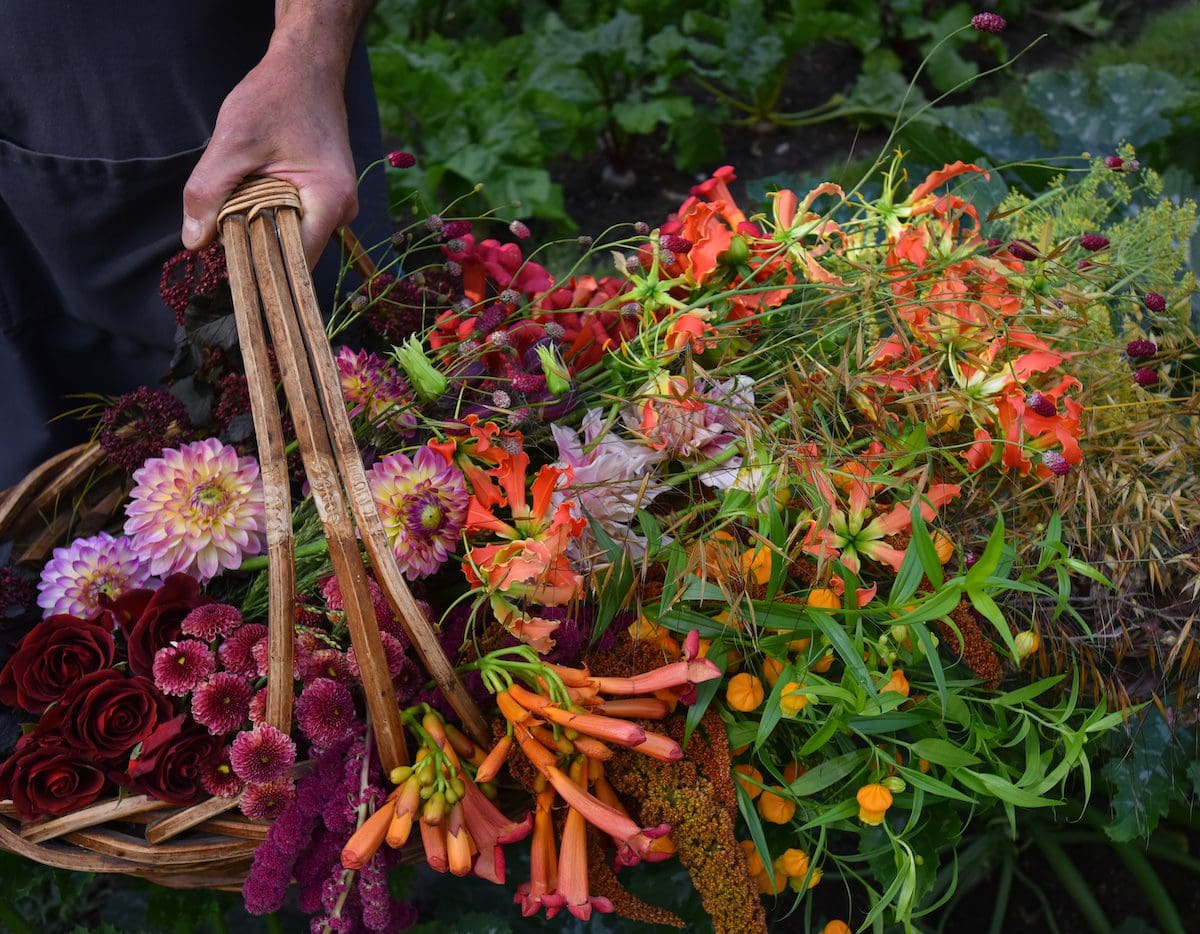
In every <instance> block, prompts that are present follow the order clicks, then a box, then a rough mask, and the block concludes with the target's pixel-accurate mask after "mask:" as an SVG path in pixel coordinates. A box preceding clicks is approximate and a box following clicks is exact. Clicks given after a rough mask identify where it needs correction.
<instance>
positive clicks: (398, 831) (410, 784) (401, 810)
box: [387, 775, 421, 849]
mask: <svg viewBox="0 0 1200 934" xmlns="http://www.w3.org/2000/svg"><path fill="white" fill-rule="evenodd" d="M396 790H397V791H398V792H400V793H399V794H398V795H397V796H396V799H395V800H396V808H395V813H394V814H393V815H392V822H391V823H390V824H389V825H388V829H387V845H388V846H390V847H391V848H392V849H396V848H397V847H401V846H404V844H405V843H407V842H408V838H409V836H410V835H411V834H412V828H413V820H414V819H415V817H416V814H417V808H419V807H420V806H421V783H420V782H419V781H418V780H417V777H416V776H415V775H414V776H413V777H411V778H410V779H409V780H408V781H406V782H405V783H404V784H403V785H401V786H400V787H399V788H397V789H396Z"/></svg>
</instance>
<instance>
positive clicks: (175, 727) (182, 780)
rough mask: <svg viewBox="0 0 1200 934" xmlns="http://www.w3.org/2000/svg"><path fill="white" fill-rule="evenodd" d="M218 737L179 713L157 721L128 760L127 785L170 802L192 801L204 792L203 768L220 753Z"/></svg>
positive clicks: (189, 802)
mask: <svg viewBox="0 0 1200 934" xmlns="http://www.w3.org/2000/svg"><path fill="white" fill-rule="evenodd" d="M223 745H224V744H223V742H222V740H221V737H219V736H213V735H212V734H211V733H209V732H208V730H206V729H205V728H204V727H202V726H200V725H199V724H198V723H196V722H195V721H194V720H193V719H192V718H191V717H189V716H186V715H185V714H180V715H179V716H178V717H175V718H174V719H173V720H168V721H166V722H165V723H160V724H159V725H158V726H157V727H156V728H155V730H154V732H153V733H151V734H150V735H149V736H148V737H147V738H146V740H145V742H143V743H142V748H141V749H140V750H139V751H138V755H137V758H136V759H132V760H130V762H129V785H130V787H131V788H132V789H133V790H134V791H137V792H140V793H141V794H145V795H150V797H152V798H158V799H159V800H160V801H168V802H170V803H171V804H191V803H192V802H193V801H195V800H196V799H197V798H199V797H200V795H201V794H202V793H203V789H202V788H201V787H200V779H201V776H203V775H204V771H205V767H206V766H208V765H209V764H210V763H213V762H215V761H216V760H217V759H218V757H219V756H220V755H221V749H222V746H223Z"/></svg>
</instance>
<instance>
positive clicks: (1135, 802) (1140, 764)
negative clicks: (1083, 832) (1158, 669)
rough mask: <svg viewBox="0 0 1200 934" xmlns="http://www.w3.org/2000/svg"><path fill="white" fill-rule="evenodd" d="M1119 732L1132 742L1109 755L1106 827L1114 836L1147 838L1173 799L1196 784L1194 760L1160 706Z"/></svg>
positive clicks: (1182, 797)
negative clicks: (1193, 780) (1160, 709)
mask: <svg viewBox="0 0 1200 934" xmlns="http://www.w3.org/2000/svg"><path fill="white" fill-rule="evenodd" d="M1117 736H1118V742H1119V743H1120V742H1124V743H1128V746H1127V748H1125V749H1124V750H1121V754H1118V755H1114V756H1113V757H1112V758H1111V759H1109V761H1108V764H1107V765H1105V766H1104V769H1103V772H1102V774H1103V776H1104V779H1105V780H1106V781H1107V783H1108V786H1109V794H1110V802H1111V806H1112V812H1113V816H1112V821H1111V822H1110V823H1109V824H1108V826H1106V827H1105V828H1104V830H1105V833H1107V834H1108V836H1109V838H1110V839H1112V840H1115V841H1117V842H1119V843H1125V842H1128V841H1130V840H1134V839H1136V838H1145V837H1148V836H1149V835H1150V833H1151V831H1153V830H1154V828H1155V827H1157V826H1158V822H1159V820H1160V819H1161V818H1163V817H1165V816H1166V814H1167V812H1168V810H1169V809H1170V807H1171V803H1172V802H1173V801H1181V800H1186V796H1187V792H1188V791H1190V789H1191V785H1192V783H1191V782H1189V781H1188V779H1189V778H1193V777H1194V773H1192V772H1190V771H1187V770H1190V768H1191V766H1192V765H1194V764H1195V763H1194V762H1191V761H1188V760H1189V759H1190V758H1191V757H1190V756H1188V755H1187V753H1186V752H1185V751H1184V750H1182V749H1180V747H1179V744H1178V743H1177V741H1176V736H1175V733H1174V731H1173V730H1172V729H1171V727H1170V725H1169V724H1168V723H1167V722H1166V721H1165V720H1164V719H1163V718H1162V715H1161V714H1160V713H1159V712H1158V708H1156V707H1151V708H1149V709H1147V711H1146V713H1145V716H1143V717H1142V718H1141V719H1140V720H1138V719H1135V720H1132V721H1131V722H1130V724H1129V727H1128V730H1127V731H1122V732H1121V733H1119V734H1117ZM1185 762H1186V763H1187V765H1186V766H1184V763H1185Z"/></svg>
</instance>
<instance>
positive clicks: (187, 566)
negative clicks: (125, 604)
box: [125, 438, 265, 580]
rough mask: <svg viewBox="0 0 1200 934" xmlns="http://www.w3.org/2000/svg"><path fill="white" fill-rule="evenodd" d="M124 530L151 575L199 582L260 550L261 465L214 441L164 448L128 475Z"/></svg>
mask: <svg viewBox="0 0 1200 934" xmlns="http://www.w3.org/2000/svg"><path fill="white" fill-rule="evenodd" d="M133 480H134V483H136V484H137V485H136V486H135V487H134V488H133V491H132V492H131V493H130V500H129V503H128V504H127V505H126V507H125V515H126V516H127V517H128V518H127V520H126V522H125V534H126V535H128V536H129V537H130V538H131V539H132V544H133V548H134V550H135V551H137V552H138V553H139V554H142V555H145V556H146V557H147V558H148V560H149V561H150V573H152V574H156V575H164V576H165V575H167V574H174V573H176V572H178V571H183V572H185V573H188V574H191V575H193V576H194V577H197V578H198V579H200V580H209V579H210V578H213V577H215V576H216V575H217V574H218V573H220V571H221V570H222V569H230V570H232V569H234V568H237V567H239V566H240V565H241V563H242V559H243V558H244V557H246V556H247V555H256V554H259V553H260V552H262V551H263V550H264V548H265V538H264V533H265V523H264V521H263V490H262V481H261V479H260V478H259V473H258V462H257V461H255V460H254V458H253V457H239V456H238V453H237V450H236V449H235V448H233V447H231V446H229V445H226V444H222V443H221V442H220V441H219V440H218V439H216V438H207V439H205V440H204V441H196V442H193V443H191V444H185V445H184V446H183V447H181V448H168V449H166V450H164V451H163V453H162V457H152V458H151V459H150V460H148V461H146V463H145V464H143V465H142V466H141V467H140V468H138V469H137V470H135V471H134V472H133Z"/></svg>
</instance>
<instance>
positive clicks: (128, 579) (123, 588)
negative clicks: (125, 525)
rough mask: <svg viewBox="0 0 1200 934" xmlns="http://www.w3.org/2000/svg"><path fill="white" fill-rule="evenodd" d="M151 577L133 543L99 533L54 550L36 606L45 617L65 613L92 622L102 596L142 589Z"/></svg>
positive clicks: (114, 595)
mask: <svg viewBox="0 0 1200 934" xmlns="http://www.w3.org/2000/svg"><path fill="white" fill-rule="evenodd" d="M150 577H151V571H150V568H149V567H147V566H146V565H145V564H144V563H143V561H142V559H141V557H140V556H139V555H138V552H137V549H136V548H135V547H134V545H133V542H131V541H130V540H129V539H128V538H126V537H125V536H123V535H121V536H118V537H116V538H114V537H113V536H111V535H109V534H108V533H107V532H101V533H100V534H99V535H93V536H92V537H91V538H77V539H75V541H73V542H71V544H70V545H68V546H67V547H66V548H55V549H54V553H53V556H52V557H51V559H50V561H49V562H48V563H47V564H46V566H45V567H44V568H43V569H42V579H41V580H40V581H39V582H38V585H37V587H38V598H37V603H38V606H40V607H41V608H42V609H43V610H45V611H46V612H45V614H44V615H46V616H54V615H56V614H59V613H65V614H68V615H70V616H77V617H79V618H81V619H91V618H92V617H93V616H95V615H96V614H97V613H98V612H99V611H100V598H101V597H109V598H116V597H119V596H121V594H123V593H126V592H127V591H130V590H137V589H138V588H139V587H145V586H146V585H147V584H148V583H150Z"/></svg>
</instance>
